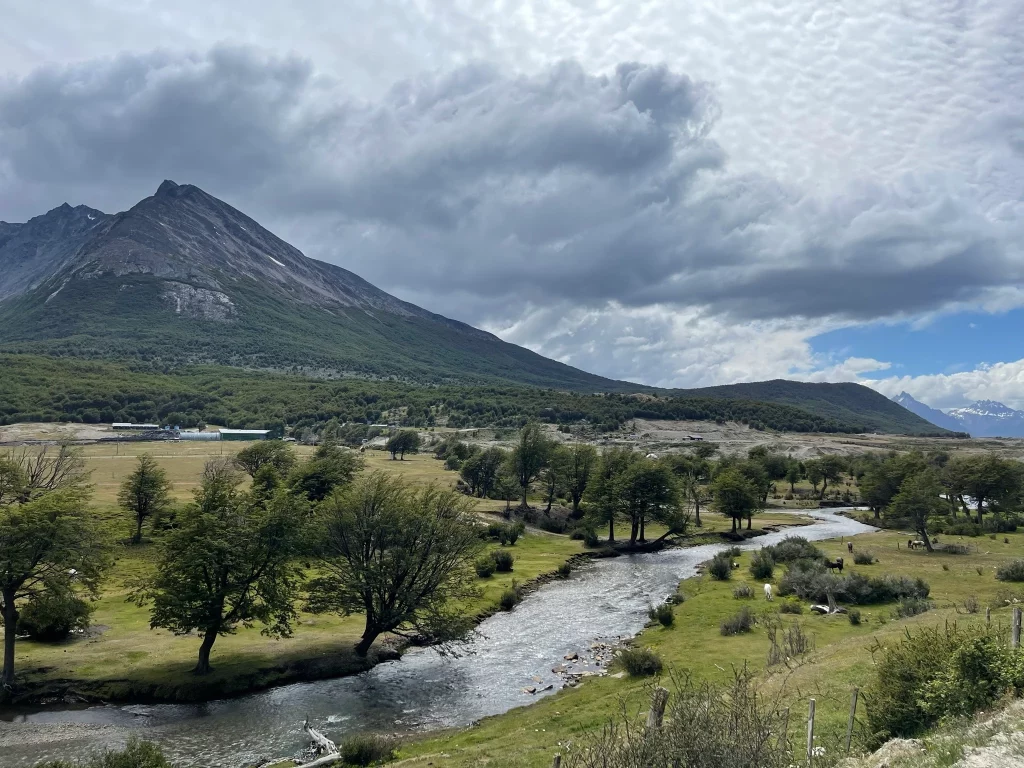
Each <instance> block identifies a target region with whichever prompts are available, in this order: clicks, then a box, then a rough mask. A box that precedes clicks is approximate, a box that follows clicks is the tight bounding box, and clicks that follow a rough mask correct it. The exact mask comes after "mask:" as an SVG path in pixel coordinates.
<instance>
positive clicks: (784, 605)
mask: <svg viewBox="0 0 1024 768" xmlns="http://www.w3.org/2000/svg"><path fill="white" fill-rule="evenodd" d="M803 612H804V604H803V603H801V602H800V601H799V600H797V599H796V598H795V597H787V598H786V599H785V600H783V601H782V602H780V603H779V613H795V614H801V613H803Z"/></svg>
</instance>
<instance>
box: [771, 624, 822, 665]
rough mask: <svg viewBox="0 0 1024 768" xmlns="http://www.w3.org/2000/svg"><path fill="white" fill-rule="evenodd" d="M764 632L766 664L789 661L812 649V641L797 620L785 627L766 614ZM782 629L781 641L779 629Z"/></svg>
mask: <svg viewBox="0 0 1024 768" xmlns="http://www.w3.org/2000/svg"><path fill="white" fill-rule="evenodd" d="M763 622H764V625H765V627H764V628H765V633H766V634H767V635H768V643H769V646H770V647H769V649H768V666H769V667H773V666H775V665H776V664H782V663H784V662H789V661H790V660H792V659H795V658H798V657H800V656H803V655H804V654H806V653H808V652H809V651H811V650H813V649H814V641H813V640H812V639H811V638H810V636H809V635H808V634H807V633H806V632H804V629H803V627H801V626H800V623H799V622H793V623H792V624H790V625H789V626H788V627H786V626H785V625H784V624H783V623H782V621H781V620H779V619H778V618H777V617H773V616H770V615H769V616H766V617H765V618H764V619H763ZM780 629H781V630H782V638H781V641H780V639H779V630H780Z"/></svg>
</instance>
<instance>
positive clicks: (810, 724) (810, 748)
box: [807, 699, 814, 768]
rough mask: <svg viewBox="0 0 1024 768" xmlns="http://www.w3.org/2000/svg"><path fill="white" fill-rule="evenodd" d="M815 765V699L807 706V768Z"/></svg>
mask: <svg viewBox="0 0 1024 768" xmlns="http://www.w3.org/2000/svg"><path fill="white" fill-rule="evenodd" d="M813 763H814V699H811V701H810V703H809V704H808V706H807V768H811V766H812V765H813Z"/></svg>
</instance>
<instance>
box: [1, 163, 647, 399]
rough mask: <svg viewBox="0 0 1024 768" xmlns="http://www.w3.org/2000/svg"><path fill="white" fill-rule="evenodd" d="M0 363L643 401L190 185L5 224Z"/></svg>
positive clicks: (167, 185) (630, 387) (168, 185)
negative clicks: (308, 377) (128, 204)
mask: <svg viewBox="0 0 1024 768" xmlns="http://www.w3.org/2000/svg"><path fill="white" fill-rule="evenodd" d="M0 351H3V352H14V353H26V352H27V353H40V352H41V353H44V354H49V355H73V356H76V357H91V358H101V359H110V358H113V359H131V358H144V359H146V360H148V361H156V362H159V363H165V364H170V365H174V364H182V363H217V364H227V365H232V366H239V367H246V368H255V369H262V370H282V371H285V370H286V371H297V372H305V373H308V374H312V375H314V376H322V375H340V376H352V375H355V376H362V377H369V378H398V379H402V380H407V381H413V382H418V383H444V382H461V383H497V382H515V383H520V384H529V385H536V386H544V387H558V388H566V389H577V390H583V391H599V390H600V391H637V390H643V389H645V388H644V387H641V386H639V385H635V384H629V383H627V382H619V381H613V380H611V379H605V378H602V377H600V376H595V375H593V374H590V373H586V372H585V371H581V370H578V369H576V368H572V367H570V366H568V365H564V364H562V363H559V362H555V361H553V360H549V359H547V358H544V357H542V356H540V355H538V354H535V353H533V352H530V351H529V350H526V349H523V348H522V347H518V346H515V345H514V344H509V343H507V342H504V341H502V340H501V339H499V338H497V337H496V336H493V335H491V334H489V333H485V332H484V331H480V330H478V329H476V328H473V327H471V326H469V325H466V324H464V323H460V322H456V321H454V320H449V319H448V318H445V317H442V316H440V315H436V314H433V313H431V312H428V311H426V310H424V309H421V308H420V307H417V306H415V305H413V304H409V303H407V302H404V301H401V300H399V299H397V298H395V297H394V296H391V295H390V294H387V293H385V292H384V291H381V290H379V289H378V288H376V287H374V286H373V285H371V284H370V283H368V282H366V281H365V280H363V279H362V278H360V277H358V276H357V275H355V274H353V273H351V272H349V271H348V270H345V269H342V268H341V267H337V266H334V265H331V264H327V263H324V262H321V261H316V260H314V259H310V258H307V257H306V256H304V255H303V254H302V253H301V252H300V251H299V250H297V249H296V248H294V247H292V246H291V245H289V244H288V243H286V242H284V241H283V240H281V239H280V238H278V237H276V236H275V235H274V234H272V233H271V232H269V231H268V230H266V229H264V228H263V227H261V226H260V225H259V224H258V223H257V222H255V221H253V220H252V219H250V218H249V217H248V216H246V215H244V214H243V213H241V212H240V211H238V210H236V209H234V208H232V207H231V206H230V205H228V204H227V203H224V202H223V201H221V200H218V199H217V198H215V197H213V196H212V195H209V194H207V193H206V192H204V191H203V190H201V189H199V188H198V187H195V186H192V185H188V184H182V185H178V184H175V183H174V182H172V181H165V182H163V183H162V184H161V185H160V187H159V189H157V191H156V194H155V195H153V196H152V197H147V198H146V199H144V200H142V201H141V202H139V203H138V204H137V205H135V206H134V207H133V208H131V209H130V210H128V211H125V212H123V213H118V214H114V215H110V214H106V213H103V212H101V211H97V210H94V209H92V208H88V207H86V206H78V207H76V208H72V207H71V206H69V205H67V204H64V205H62V206H60V207H59V208H55V209H54V210H52V211H50V212H49V213H47V214H45V215H42V216H38V217H36V218H34V219H32V220H31V221H29V222H27V223H25V224H8V223H3V222H0Z"/></svg>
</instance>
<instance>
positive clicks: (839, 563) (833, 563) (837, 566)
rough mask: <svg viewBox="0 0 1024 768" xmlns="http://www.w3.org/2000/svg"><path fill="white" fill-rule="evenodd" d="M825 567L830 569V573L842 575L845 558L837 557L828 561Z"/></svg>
mask: <svg viewBox="0 0 1024 768" xmlns="http://www.w3.org/2000/svg"><path fill="white" fill-rule="evenodd" d="M825 567H826V568H828V569H829V570H830V571H839V572H840V573H842V572H843V558H841V557H837V558H836V559H835V560H826V561H825Z"/></svg>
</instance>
